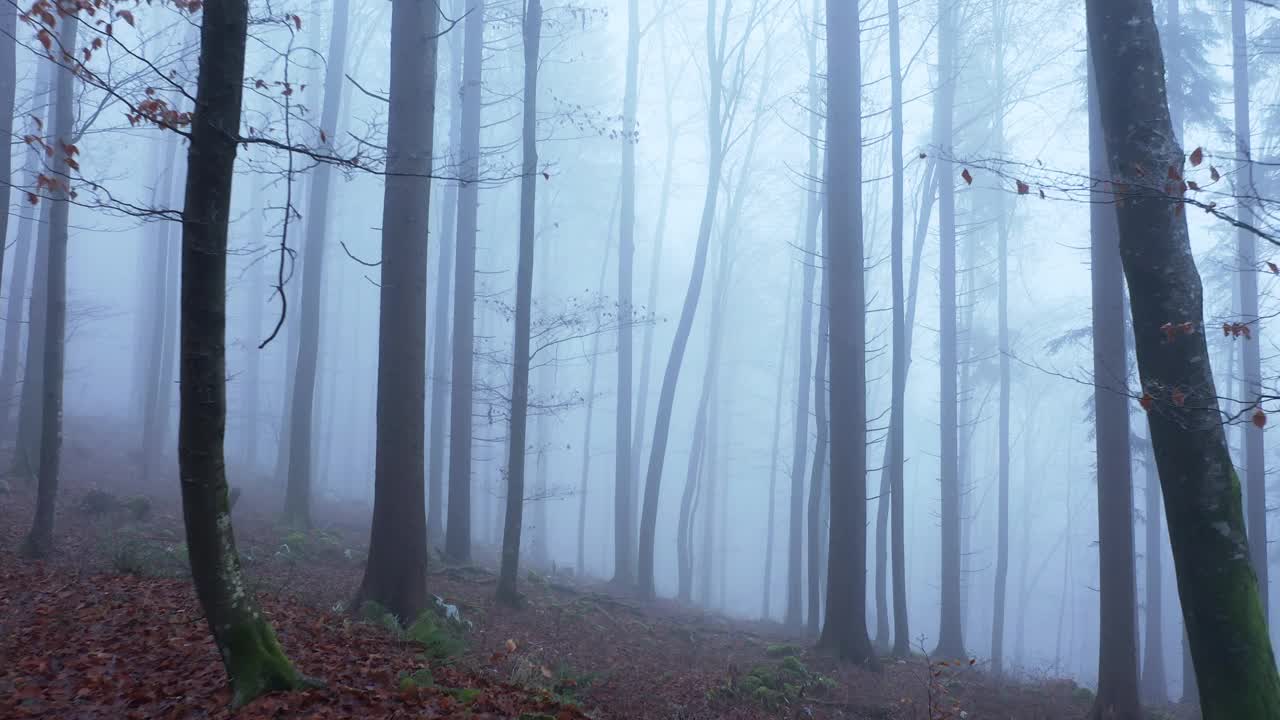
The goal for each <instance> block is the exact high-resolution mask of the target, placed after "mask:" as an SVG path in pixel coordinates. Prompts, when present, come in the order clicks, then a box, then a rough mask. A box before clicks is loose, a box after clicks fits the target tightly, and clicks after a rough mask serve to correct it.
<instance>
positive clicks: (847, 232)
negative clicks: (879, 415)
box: [819, 0, 874, 663]
mask: <svg viewBox="0 0 1280 720" xmlns="http://www.w3.org/2000/svg"><path fill="white" fill-rule="evenodd" d="M860 31H861V28H860V26H859V22H858V3H854V2H846V1H845V0H827V33H828V35H827V38H828V40H827V122H828V132H827V137H828V138H836V140H835V141H834V142H831V143H829V145H828V147H827V162H826V188H825V189H826V195H825V197H826V200H827V203H826V211H827V232H826V242H825V250H826V262H825V263H824V264H823V269H824V272H825V273H826V278H827V283H826V285H827V298H828V300H829V302H830V304H831V313H832V315H833V316H834V317H836V318H839V319H840V321H839V322H834V323H831V329H830V333H831V338H830V340H829V342H830V343H831V349H830V353H831V358H830V362H831V386H830V388H829V390H828V392H829V393H830V400H831V434H832V436H834V437H837V438H840V442H837V443H833V444H832V445H831V529H830V534H831V538H830V544H831V551H830V555H829V556H828V566H827V614H826V622H824V623H823V626H822V637H821V639H820V640H819V644H820V645H822V646H824V647H828V648H831V649H833V650H835V651H836V653H837V654H838V655H839V656H840V658H841V659H844V660H850V661H853V662H859V663H860V662H866V661H868V660H871V659H872V658H873V654H874V653H873V651H872V648H871V640H870V638H868V637H867V623H866V618H865V615H866V602H867V587H866V583H867V572H866V570H867V529H866V526H867V493H866V486H867V445H866V442H865V438H866V434H867V410H866V408H867V398H866V364H865V360H864V356H865V352H866V349H865V344H866V315H865V307H866V298H865V291H864V282H865V281H864V278H863V269H862V268H863V249H862V115H861V109H862V103H861V97H862V91H861V85H862V63H861V60H860V58H859V56H858V52H859V46H860V42H859V33H860Z"/></svg>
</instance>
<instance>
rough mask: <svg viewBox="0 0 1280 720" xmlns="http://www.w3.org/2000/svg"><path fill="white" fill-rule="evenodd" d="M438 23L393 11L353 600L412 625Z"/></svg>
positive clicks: (417, 583) (415, 5)
mask: <svg viewBox="0 0 1280 720" xmlns="http://www.w3.org/2000/svg"><path fill="white" fill-rule="evenodd" d="M439 16H440V15H439V12H437V9H436V3H435V2H433V1H432V0H393V2H392V4H391V79H390V104H389V107H388V112H387V121H388V124H387V177H386V179H385V181H384V182H385V187H384V191H383V193H384V194H383V202H382V286H381V288H380V290H379V311H378V390H377V393H378V394H377V402H378V406H377V449H376V452H375V454H374V476H373V527H372V529H371V531H370V536H369V560H368V562H367V563H366V564H365V570H364V579H363V580H361V582H360V589H359V590H358V591H357V593H356V601H355V602H353V603H352V607H353V609H357V610H358V609H359V608H360V606H361V605H363V604H364V603H365V602H366V601H369V600H373V601H376V602H378V603H380V604H381V605H382V606H383V607H385V608H387V609H388V610H389V611H391V612H392V613H393V614H395V616H396V617H398V618H400V619H401V620H403V621H404V622H406V623H408V622H412V620H413V619H414V618H416V617H417V616H418V614H419V613H420V612H422V610H423V608H425V607H426V606H427V578H426V574H427V511H426V487H425V485H426V467H425V460H426V458H425V457H424V449H423V441H424V439H425V430H426V428H425V427H424V419H425V415H426V372H425V369H426V364H427V335H426V327H427V257H428V251H427V244H428V243H427V231H428V228H429V227H430V223H431V215H430V212H429V207H428V206H429V204H430V199H431V178H430V173H431V153H432V150H433V142H434V133H433V130H432V128H433V127H434V122H435V112H436V107H435V97H436V53H437V48H438V41H437V38H436V32H437V27H438V25H439Z"/></svg>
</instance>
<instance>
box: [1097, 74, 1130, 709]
mask: <svg viewBox="0 0 1280 720" xmlns="http://www.w3.org/2000/svg"><path fill="white" fill-rule="evenodd" d="M1092 77H1093V76H1092V74H1091V75H1090V82H1089V98H1090V104H1089V131H1090V132H1089V148H1090V151H1089V158H1090V160H1089V173H1090V175H1091V176H1092V177H1096V178H1105V177H1107V156H1106V148H1105V147H1104V141H1103V138H1102V128H1101V125H1100V122H1101V118H1100V117H1099V116H1098V114H1097V113H1098V110H1097V88H1096V84H1095V82H1094V80H1093V79H1092ZM1089 225H1090V237H1091V241H1092V242H1091V243H1090V247H1091V252H1090V265H1091V268H1092V276H1093V277H1092V287H1093V382H1094V392H1093V403H1094V422H1095V427H1094V433H1093V435H1094V441H1095V446H1096V450H1097V458H1098V460H1097V462H1098V573H1099V576H1100V578H1099V580H1100V583H1099V593H1098V599H1099V603H1098V604H1099V625H1100V627H1099V644H1098V695H1097V699H1096V701H1095V702H1094V704H1093V710H1092V712H1091V717H1093V718H1096V719H1097V720H1103V719H1104V718H1105V719H1106V720H1129V719H1132V720H1138V719H1139V718H1140V717H1141V715H1142V711H1141V709H1140V707H1139V701H1138V644H1137V641H1138V629H1137V626H1136V623H1137V619H1138V613H1137V599H1136V598H1135V597H1134V594H1135V590H1134V562H1133V483H1132V478H1131V476H1130V467H1131V464H1132V463H1131V462H1130V458H1129V396H1128V389H1127V388H1126V387H1125V384H1126V379H1127V378H1128V367H1127V365H1128V363H1127V360H1128V357H1127V356H1128V347H1127V345H1126V341H1125V335H1126V329H1125V322H1124V310H1125V307H1124V274H1123V271H1122V269H1121V267H1120V241H1119V237H1118V229H1117V227H1116V221H1115V210H1114V209H1113V208H1112V207H1111V206H1110V205H1109V204H1108V203H1107V198H1106V196H1105V195H1104V194H1103V193H1102V191H1101V189H1100V188H1099V190H1098V191H1097V192H1095V194H1094V197H1093V202H1092V204H1091V205H1090V223H1089Z"/></svg>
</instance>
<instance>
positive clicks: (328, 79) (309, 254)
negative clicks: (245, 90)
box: [284, 0, 350, 527]
mask: <svg viewBox="0 0 1280 720" xmlns="http://www.w3.org/2000/svg"><path fill="white" fill-rule="evenodd" d="M349 7H350V3H349V2H348V0H334V3H333V19H332V21H331V22H330V24H329V53H328V55H327V56H326V57H325V71H324V104H323V105H322V106H321V110H320V133H321V135H320V145H321V147H331V145H330V141H331V140H332V139H333V138H334V136H336V135H337V134H338V111H339V110H340V109H341V104H342V85H343V83H342V81H343V78H344V77H345V72H346V63H347V15H348V14H349ZM332 175H333V166H332V165H330V164H329V163H320V164H319V165H317V166H316V169H315V171H314V173H313V174H312V177H311V183H310V186H309V187H308V188H307V192H308V196H307V207H306V212H307V215H308V220H307V228H306V230H307V237H306V240H305V241H304V242H305V244H304V246H303V253H304V255H305V257H304V258H303V262H302V293H301V295H302V302H301V303H300V305H301V307H300V308H299V313H300V315H301V317H300V318H299V322H298V354H297V355H296V356H295V357H294V358H292V359H293V373H292V377H293V397H292V398H291V400H292V405H291V407H290V408H289V477H288V482H287V484H286V485H285V499H284V517H285V520H286V521H287V522H288V523H290V524H292V525H296V526H298V527H310V526H311V486H312V484H313V481H314V478H313V477H312V470H311V445H312V436H313V434H314V431H315V427H314V425H315V421H314V416H315V412H314V410H315V401H316V374H317V372H316V371H317V363H318V362H319V359H320V315H321V310H322V307H321V302H320V301H321V297H322V296H321V290H322V289H323V286H324V254H325V243H326V237H325V236H326V235H327V232H328V228H329V221H328V220H329V184H330V180H331V179H332Z"/></svg>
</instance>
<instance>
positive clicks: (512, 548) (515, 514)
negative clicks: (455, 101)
mask: <svg viewBox="0 0 1280 720" xmlns="http://www.w3.org/2000/svg"><path fill="white" fill-rule="evenodd" d="M541 39H542V3H541V0H526V2H525V7H524V122H523V127H522V130H521V137H522V144H523V155H524V160H523V162H522V167H521V174H520V254H519V258H518V260H517V263H516V317H515V343H514V344H515V349H514V350H513V352H512V356H511V357H512V361H511V431H510V434H509V435H508V437H507V513H506V523H505V525H504V526H503V532H502V565H501V568H500V571H499V573H498V600H499V601H501V602H504V603H507V604H509V605H514V604H516V602H517V601H518V600H519V594H518V593H517V592H516V573H517V571H518V569H519V567H520V529H521V527H520V526H521V523H522V522H523V517H524V466H525V462H524V461H525V455H526V453H527V448H526V447H525V445H526V440H525V438H526V433H525V431H526V429H527V427H528V419H529V418H528V415H529V323H530V316H531V312H532V305H533V259H534V248H533V236H534V212H535V209H536V207H537V206H536V205H535V203H534V201H535V199H536V192H537V189H538V185H537V177H538V135H537V133H538V45H539V43H540V42H541ZM624 195H625V193H624ZM623 202H624V203H625V202H626V199H625V197H624V199H623ZM630 441H631V436H630V434H629V433H628V435H627V442H628V443H629V442H630ZM538 502H540V503H543V504H545V503H546V498H538Z"/></svg>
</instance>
